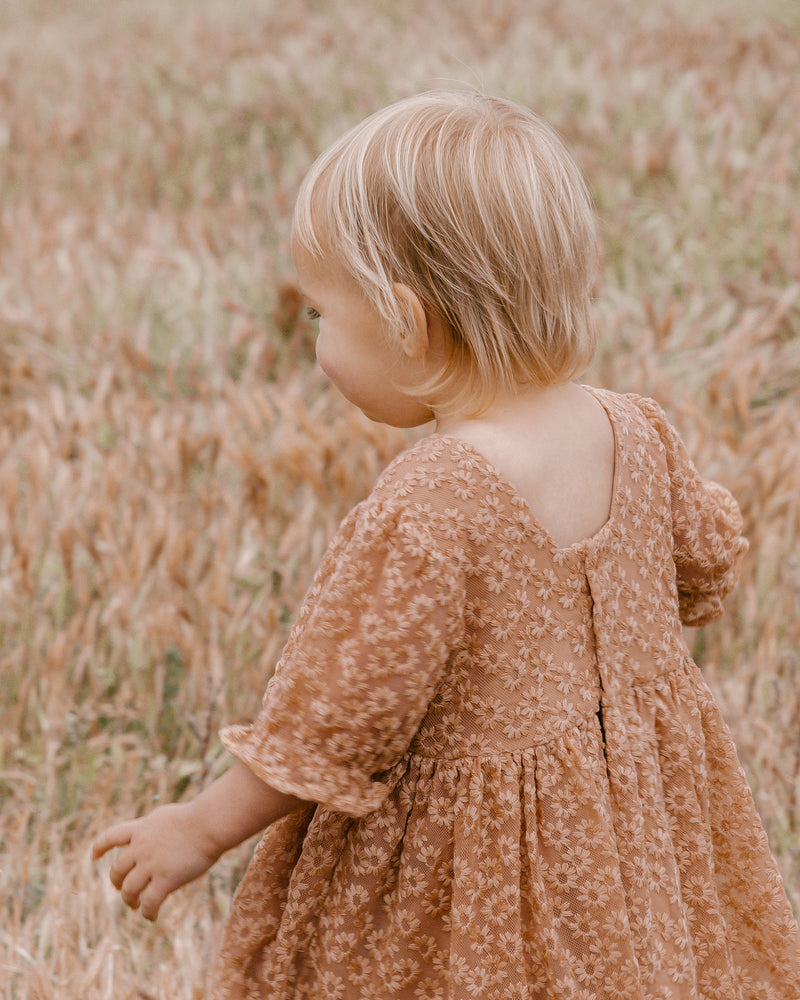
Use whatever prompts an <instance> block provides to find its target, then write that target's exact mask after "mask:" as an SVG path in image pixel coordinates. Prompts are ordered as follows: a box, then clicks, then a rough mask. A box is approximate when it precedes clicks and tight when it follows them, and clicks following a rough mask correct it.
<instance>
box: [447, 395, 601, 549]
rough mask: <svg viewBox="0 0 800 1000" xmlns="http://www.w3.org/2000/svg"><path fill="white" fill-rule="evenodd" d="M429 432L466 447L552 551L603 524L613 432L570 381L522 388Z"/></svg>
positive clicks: (594, 403) (598, 409) (593, 403)
mask: <svg viewBox="0 0 800 1000" xmlns="http://www.w3.org/2000/svg"><path fill="white" fill-rule="evenodd" d="M437 430H438V431H439V432H440V433H452V434H455V435H456V436H458V437H460V438H463V439H464V440H466V441H468V442H469V443H471V444H472V445H474V446H475V447H476V448H477V450H478V451H479V452H480V453H481V454H482V455H483V456H484V457H485V458H487V459H488V460H489V462H491V464H492V465H493V466H494V467H495V468H496V469H497V470H498V472H501V473H502V474H503V476H504V477H505V478H506V479H507V480H508V481H509V482H510V483H511V484H512V485H513V486H514V488H515V489H516V490H517V492H518V493H519V494H520V496H521V497H522V498H523V499H524V500H525V501H526V502H527V504H528V506H529V507H530V508H531V510H532V511H533V512H534V514H535V515H536V518H537V520H538V521H539V523H540V524H542V525H543V526H544V527H545V528H546V529H547V531H548V534H549V535H550V536H551V537H552V538H553V539H554V540H555V541H556V542H557V543H558V544H559V545H562V546H567V545H570V544H572V543H573V542H576V541H579V540H580V539H582V538H588V537H590V536H591V535H593V534H595V532H597V531H598V530H599V529H600V528H601V527H602V526H603V524H605V522H606V520H607V519H608V514H609V511H610V509H611V492H612V485H613V479H614V432H613V430H612V427H611V424H610V423H609V420H608V416H607V415H606V413H605V411H604V410H603V408H602V406H600V405H599V404H598V402H597V401H596V400H595V399H594V398H593V397H592V396H591V395H590V394H589V393H587V392H585V391H583V390H582V389H581V388H580V387H579V386H577V385H575V384H574V383H571V382H570V383H567V384H566V385H559V386H553V387H551V388H548V389H546V390H536V391H531V390H529V391H528V392H525V393H522V394H520V395H518V396H516V397H511V398H510V399H508V400H506V401H505V402H503V403H502V404H500V405H495V406H494V407H492V410H491V412H490V413H488V414H484V415H483V416H482V417H481V418H479V419H471V420H459V419H454V420H452V421H447V420H443V421H440V422H439V425H438V427H437Z"/></svg>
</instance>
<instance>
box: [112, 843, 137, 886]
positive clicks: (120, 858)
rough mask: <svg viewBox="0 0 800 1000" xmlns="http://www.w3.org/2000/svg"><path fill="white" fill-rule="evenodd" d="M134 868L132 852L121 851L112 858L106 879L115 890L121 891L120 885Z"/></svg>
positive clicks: (134, 860) (134, 859)
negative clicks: (107, 878)
mask: <svg viewBox="0 0 800 1000" xmlns="http://www.w3.org/2000/svg"><path fill="white" fill-rule="evenodd" d="M135 866H136V855H135V854H133V852H132V851H128V850H122V851H120V852H119V854H118V855H117V856H116V857H115V858H114V860H113V862H112V863H111V867H110V868H109V869H108V877H109V878H110V879H111V884H112V885H113V886H114V888H115V889H122V884H123V882H124V881H125V879H126V878H127V877H128V875H129V873H130V872H131V871H133V869H134V868H135Z"/></svg>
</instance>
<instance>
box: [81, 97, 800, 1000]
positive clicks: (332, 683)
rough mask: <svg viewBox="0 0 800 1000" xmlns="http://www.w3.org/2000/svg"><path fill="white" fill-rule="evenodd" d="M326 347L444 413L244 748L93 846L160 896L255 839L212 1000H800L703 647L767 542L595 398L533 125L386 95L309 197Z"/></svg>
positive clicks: (586, 248)
mask: <svg viewBox="0 0 800 1000" xmlns="http://www.w3.org/2000/svg"><path fill="white" fill-rule="evenodd" d="M292 246H293V254H294V259H295V263H296V267H297V271H298V274H299V278H300V283H301V286H302V290H303V294H304V296H305V297H306V298H307V300H308V302H309V305H310V313H311V315H312V316H313V317H314V318H315V319H318V321H319V337H318V340H317V357H318V360H319V363H320V365H321V366H322V368H323V369H324V371H325V372H326V373H327V374H328V375H329V377H330V378H331V380H332V381H333V382H334V383H335V384H336V385H337V386H338V388H339V389H340V390H341V391H342V392H343V393H344V395H345V396H346V397H347V398H348V399H349V400H351V401H352V402H353V403H354V404H355V405H356V406H358V407H360V408H361V409H362V410H363V411H364V412H365V413H366V414H367V415H368V416H370V417H371V418H372V419H374V420H378V421H383V422H386V423H388V424H392V425H395V426H399V427H413V426H418V425H422V424H425V423H428V422H429V421H432V422H434V424H433V427H434V429H433V431H432V433H431V434H430V435H429V436H428V437H425V438H424V439H422V440H421V441H419V442H418V443H417V444H415V445H414V446H413V447H411V448H410V449H409V450H407V451H406V452H405V453H403V454H402V455H400V456H399V457H398V458H397V459H395V461H394V462H392V464H391V465H390V466H389V467H388V469H387V470H386V471H385V472H384V473H383V475H382V476H381V477H380V479H379V481H378V483H377V485H376V486H375V488H374V490H373V492H372V494H371V495H370V496H369V498H368V499H367V500H365V501H364V502H363V503H361V504H359V505H358V506H357V507H356V508H355V509H354V510H353V511H352V513H351V514H350V515H349V516H348V517H347V518H346V519H345V521H344V522H343V524H342V526H341V528H340V530H339V532H338V534H337V535H336V537H335V538H334V540H333V542H332V543H331V546H330V548H329V550H328V552H327V554H326V555H325V557H324V559H323V561H322V564H321V566H320V567H319V570H318V572H317V575H316V577H315V579H314V582H313V584H312V586H311V589H310V591H309V593H308V595H307V597H306V599H305V602H304V603H303V605H302V608H301V610H300V612H299V615H298V618H297V622H296V624H295V626H294V628H293V630H292V632H291V635H290V637H289V640H288V642H287V644H286V647H285V649H284V651H283V655H282V657H281V659H280V662H279V663H278V665H277V667H276V669H275V673H274V676H273V677H272V678H271V680H270V682H269V684H268V686H267V690H266V694H265V696H264V701H263V706H262V709H261V711H260V714H259V715H258V717H257V718H256V720H255V721H254V723H253V724H252V725H249V726H234V727H230V728H228V729H226V730H224V731H223V733H222V739H223V742H224V743H225V745H226V747H227V748H228V749H229V750H230V751H231V753H232V754H233V756H234V757H235V758H236V761H235V763H234V764H233V766H232V768H231V769H230V770H229V771H228V772H227V773H226V774H225V775H223V777H221V778H220V779H219V780H218V781H216V782H215V783H213V784H212V785H211V786H210V787H208V788H207V789H206V790H205V791H204V792H202V793H201V794H200V795H199V796H198V797H197V798H195V799H194V800H192V801H189V802H182V803H176V804H173V805H167V806H163V807H161V808H158V809H156V810H155V811H153V812H152V813H150V814H149V815H147V816H145V817H143V818H141V819H137V820H133V821H130V822H125V823H121V824H120V825H118V826H115V827H114V828H112V829H110V830H108V831H107V832H105V833H104V834H102V835H101V836H100V837H99V839H98V840H97V842H96V844H95V846H94V855H95V857H100V856H101V855H103V854H104V853H105V852H106V851H108V850H109V849H111V848H118V849H119V850H118V852H117V853H116V856H115V858H114V860H113V863H112V865H111V881H112V882H113V884H114V885H115V886H116V887H117V888H118V889H119V890H120V892H121V894H122V898H123V900H124V901H125V902H126V903H127V904H128V905H129V906H131V907H134V908H136V907H140V908H141V912H142V914H143V915H144V916H145V917H146V918H147V919H150V920H154V919H155V918H156V916H157V914H158V911H159V907H160V906H161V904H162V902H163V901H164V899H165V898H166V896H167V895H168V894H169V893H171V892H172V891H173V890H175V889H176V888H178V887H179V886H180V885H183V884H184V883H186V882H187V881H189V880H190V879H192V878H195V877H197V876H198V875H200V874H202V873H203V872H205V871H206V870H207V869H208V868H209V867H210V866H211V865H212V864H213V863H214V862H215V860H216V859H217V858H218V857H219V856H220V855H221V854H222V853H223V852H224V851H226V850H227V849H228V848H230V847H232V846H234V845H236V844H239V843H241V842H242V841H243V840H244V839H245V838H247V837H250V836H251V835H252V834H254V833H256V832H258V831H261V830H263V829H265V828H266V832H265V833H264V835H263V837H262V838H261V840H260V842H259V844H258V847H257V848H256V851H255V854H254V856H253V858H252V861H251V863H250V865H249V868H248V870H247V872H246V874H245V876H244V878H243V880H242V882H241V884H240V886H239V888H238V891H237V893H236V896H235V898H234V901H233V904H232V909H231V913H230V916H229V919H228V923H227V927H226V930H225V935H224V939H223V942H222V946H221V951H220V955H219V957H218V959H217V961H216V964H215V967H214V971H213V975H212V982H211V986H210V993H209V995H210V996H211V997H213V998H214V1000H256V998H258V1000H266V998H270V1000H279V998H280V1000H289V998H307V1000H311V998H313V1000H545V998H547V1000H797V998H798V997H800V936H799V935H798V929H797V926H796V924H795V921H794V919H793V917H792V914H791V911H790V908H789V905H788V903H787V899H786V896H785V893H784V890H783V886H782V884H781V879H780V877H779V874H778V872H777V869H776V867H775V864H774V861H773V859H772V857H771V855H770V851H769V847H768V845H767V840H766V837H765V834H764V831H763V828H762V826H761V823H760V821H759V818H758V815H757V813H756V810H755V808H754V805H753V801H752V797H751V794H750V792H749V790H748V787H747V784H746V781H745V778H744V775H743V772H742V770H741V767H740V766H739V763H738V762H737V758H736V753H735V750H734V747H733V744H732V741H731V737H730V735H729V733H728V730H727V728H726V726H725V724H724V722H723V720H722V717H721V715H720V712H719V709H718V708H717V706H716V705H715V703H714V701H713V700H712V697H711V694H710V692H709V690H708V688H707V686H706V684H705V683H704V681H703V679H702V677H701V675H700V673H699V671H698V669H697V667H696V665H695V664H694V663H693V661H692V659H691V657H690V654H689V651H688V649H687V646H686V645H685V643H684V639H683V637H682V628H681V624H682V623H684V624H688V625H702V624H704V623H705V622H709V621H711V620H712V619H714V618H716V617H717V616H718V615H720V614H721V612H722V602H723V599H724V598H725V596H726V595H727V594H728V592H729V591H730V590H731V588H732V587H733V585H734V583H735V580H736V577H737V574H738V569H739V563H740V559H741V557H742V555H743V553H744V551H745V549H746V547H747V546H746V542H745V541H744V540H743V539H742V537H741V518H740V515H739V511H738V508H737V506H736V504H735V502H734V500H733V499H732V498H731V496H730V495H729V494H728V493H727V492H726V491H725V490H724V489H722V488H721V487H720V486H717V485H716V484H714V483H710V482H705V481H703V480H702V479H701V478H700V477H699V476H698V474H697V471H696V470H695V468H694V466H693V465H692V463H691V461H690V459H689V458H688V456H687V453H686V450H685V448H684V446H683V444H682V443H681V441H680V439H679V437H678V435H677V434H676V432H675V431H674V430H673V428H672V427H671V426H670V424H669V423H668V422H667V420H666V418H665V416H664V413H663V411H662V410H661V409H660V408H659V406H658V405H657V404H656V403H655V402H653V401H652V400H649V399H645V398H642V397H639V396H635V395H628V396H620V395H617V394H615V393H612V392H608V391H605V390H600V389H595V388H590V387H588V386H584V385H581V384H579V383H578V382H577V381H576V378H577V377H578V376H579V375H580V374H581V372H583V371H584V370H585V369H586V367H587V365H588V364H589V362H590V360H591V358H592V354H593V350H594V331H593V325H592V320H591V290H592V286H593V283H594V281H595V277H596V272H597V260H598V242H597V235H596V227H595V219H594V214H593V210H592V207H591V202H590V198H589V196H588V193H587V190H586V187H585V184H584V182H583V180H582V178H581V176H580V174H579V171H578V169H577V168H576V166H575V164H574V162H573V161H572V159H571V157H570V156H569V154H568V153H567V151H566V150H565V148H564V146H563V145H562V143H561V142H560V140H559V139H558V138H557V136H556V135H555V134H554V132H553V131H552V130H551V129H550V128H549V127H548V126H547V125H545V124H544V123H543V122H542V121H541V120H540V119H538V118H537V117H536V116H535V115H533V114H532V113H531V112H530V111H528V110H527V109H525V108H523V107H520V106H518V105H516V104H513V103H511V102H508V101H505V100H500V99H494V98H490V97H485V96H482V95H480V94H476V93H472V92H439V93H429V94H423V95H420V96H416V97H412V98H410V99H408V100H405V101H401V102H399V103H398V104H395V105H393V106H391V107H389V108H387V109H385V110H383V111H381V112H379V113H377V114H376V115H373V116H372V117H371V118H368V119H367V120H366V121H365V122H363V123H362V124H361V125H359V126H357V127H356V128H354V129H352V130H351V131H350V132H348V133H347V134H346V135H345V136H344V137H343V138H342V139H340V140H339V141H338V142H337V143H336V144H335V145H334V146H332V147H331V148H330V149H329V150H328V151H327V152H326V153H324V154H323V156H322V157H321V158H320V159H319V160H318V161H317V162H316V163H315V164H314V165H313V167H312V168H311V171H310V173H309V174H308V176H307V178H306V179H305V181H304V183H303V186H302V188H301V190H300V193H299V197H298V201H297V206H296V211H295V217H294V228H293V234H292Z"/></svg>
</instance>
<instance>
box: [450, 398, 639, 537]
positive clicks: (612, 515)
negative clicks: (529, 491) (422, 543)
mask: <svg viewBox="0 0 800 1000" xmlns="http://www.w3.org/2000/svg"><path fill="white" fill-rule="evenodd" d="M580 387H581V389H583V390H584V391H586V392H588V393H589V395H590V396H592V397H593V398H594V399H596V400H597V402H598V403H599V404H600V406H601V407H602V408H603V411H604V413H605V415H606V417H607V419H608V422H609V424H610V425H611V433H612V435H613V438H614V471H613V475H612V479H611V503H610V505H609V510H608V517H607V518H606V520H605V521H604V522H603V524H601V525H600V527H599V528H598V529H597V531H595V532H592V534H591V535H584V537H583V538H579V539H576V541H574V542H570V544H569V545H559V544H558V542H556V540H555V539H554V538H553V536H552V534H551V533H550V532H549V531H548V530H547V528H546V527H545V526H544V524H543V523H542V521H541V520H540V518H539V517H538V516H537V514H536V512H535V511H534V509H533V508H532V507H531V505H530V504H529V503H528V501H527V500H526V499H525V497H524V496H523V495H522V494H521V493H520V491H519V490H518V489H517V488H516V486H514V484H513V483H512V482H511V480H510V479H509V478H508V477H507V476H506V475H504V474H503V473H502V472H501V471H500V470H499V469H498V468H497V466H496V465H495V464H494V463H493V462H492V461H491V460H490V459H488V458H487V457H486V455H484V453H483V452H482V451H481V450H480V448H478V447H477V446H476V445H474V444H472V442H471V441H467V440H466V439H465V438H462V437H459V436H458V435H457V434H452V433H447V434H438V433H436V432H434V433H433V434H432V435H431V437H432V438H435V439H437V440H439V441H450V442H453V443H455V444H456V445H457V446H458V447H459V448H460V449H461V450H462V451H466V452H469V453H470V455H472V457H473V458H477V459H479V460H480V463H481V464H482V465H483V467H484V468H485V469H486V471H488V472H489V473H490V475H491V476H492V478H494V479H495V480H496V482H497V483H498V484H499V485H500V486H501V487H502V488H503V490H504V491H505V492H506V493H507V494H509V495H510V496H511V497H513V498H514V500H515V502H516V503H517V505H518V506H519V507H521V508H522V510H523V511H524V513H525V516H526V517H527V518H528V520H529V521H530V522H531V524H532V525H533V526H534V527H535V528H536V529H537V531H538V532H539V533H540V534H541V536H542V537H543V538H544V540H545V541H546V542H547V545H548V547H549V548H550V551H551V552H552V553H553V554H558V555H561V556H566V555H569V554H571V553H573V552H581V551H583V550H584V549H589V548H592V547H594V546H595V545H598V544H600V542H601V541H602V540H603V539H604V538H605V536H606V535H608V534H610V533H611V532H612V531H613V530H614V528H615V527H616V522H617V514H618V511H619V493H620V474H621V465H622V461H621V457H620V439H619V434H618V432H617V424H616V421H615V419H614V417H613V416H612V413H611V409H610V407H609V406H608V404H607V401H606V399H605V398H604V397H605V396H606V391H605V390H603V389H597V388H595V387H594V386H591V385H584V384H581V386H580Z"/></svg>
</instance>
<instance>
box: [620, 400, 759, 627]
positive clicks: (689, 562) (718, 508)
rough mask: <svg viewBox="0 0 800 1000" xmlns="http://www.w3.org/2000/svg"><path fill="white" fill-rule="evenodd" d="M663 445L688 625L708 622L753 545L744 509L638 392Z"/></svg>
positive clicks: (683, 616)
mask: <svg viewBox="0 0 800 1000" xmlns="http://www.w3.org/2000/svg"><path fill="white" fill-rule="evenodd" d="M633 399H634V401H635V402H636V404H637V405H638V406H639V408H640V409H641V410H642V412H643V413H644V415H645V417H646V418H647V420H648V421H649V423H650V425H651V426H652V427H653V428H654V429H655V431H656V433H657V434H658V437H659V439H660V441H661V445H662V447H663V449H664V455H665V458H666V463H667V470H668V474H669V489H670V504H671V513H672V538H673V558H674V560H675V570H676V579H677V586H678V601H679V608H680V616H681V621H682V622H683V624H684V625H705V624H707V623H708V622H710V621H713V620H714V619H715V618H718V617H719V616H720V615H721V614H722V605H723V601H724V600H725V598H726V597H727V596H728V594H729V593H730V592H731V590H733V587H734V586H735V584H736V581H737V580H738V578H739V573H740V570H741V562H742V557H743V556H744V554H745V552H747V549H748V543H747V540H746V539H745V538H744V537H743V536H742V515H741V512H740V511H739V507H738V505H737V503H736V501H735V500H734V498H733V497H732V496H731V494H730V493H729V492H728V490H726V489H725V488H724V487H723V486H720V485H719V483H715V482H712V481H711V480H706V479H703V478H701V476H700V475H699V473H698V471H697V469H696V468H695V466H694V464H693V462H692V460H691V458H690V457H689V454H688V452H687V450H686V446H685V445H684V443H683V441H682V440H681V438H680V436H679V435H678V432H677V431H676V430H675V428H674V427H673V426H672V424H670V422H669V420H668V419H667V417H666V414H665V413H664V411H663V409H662V408H661V407H660V406H659V404H658V403H656V402H655V401H654V400H652V399H647V398H644V397H641V396H636V397H633Z"/></svg>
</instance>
